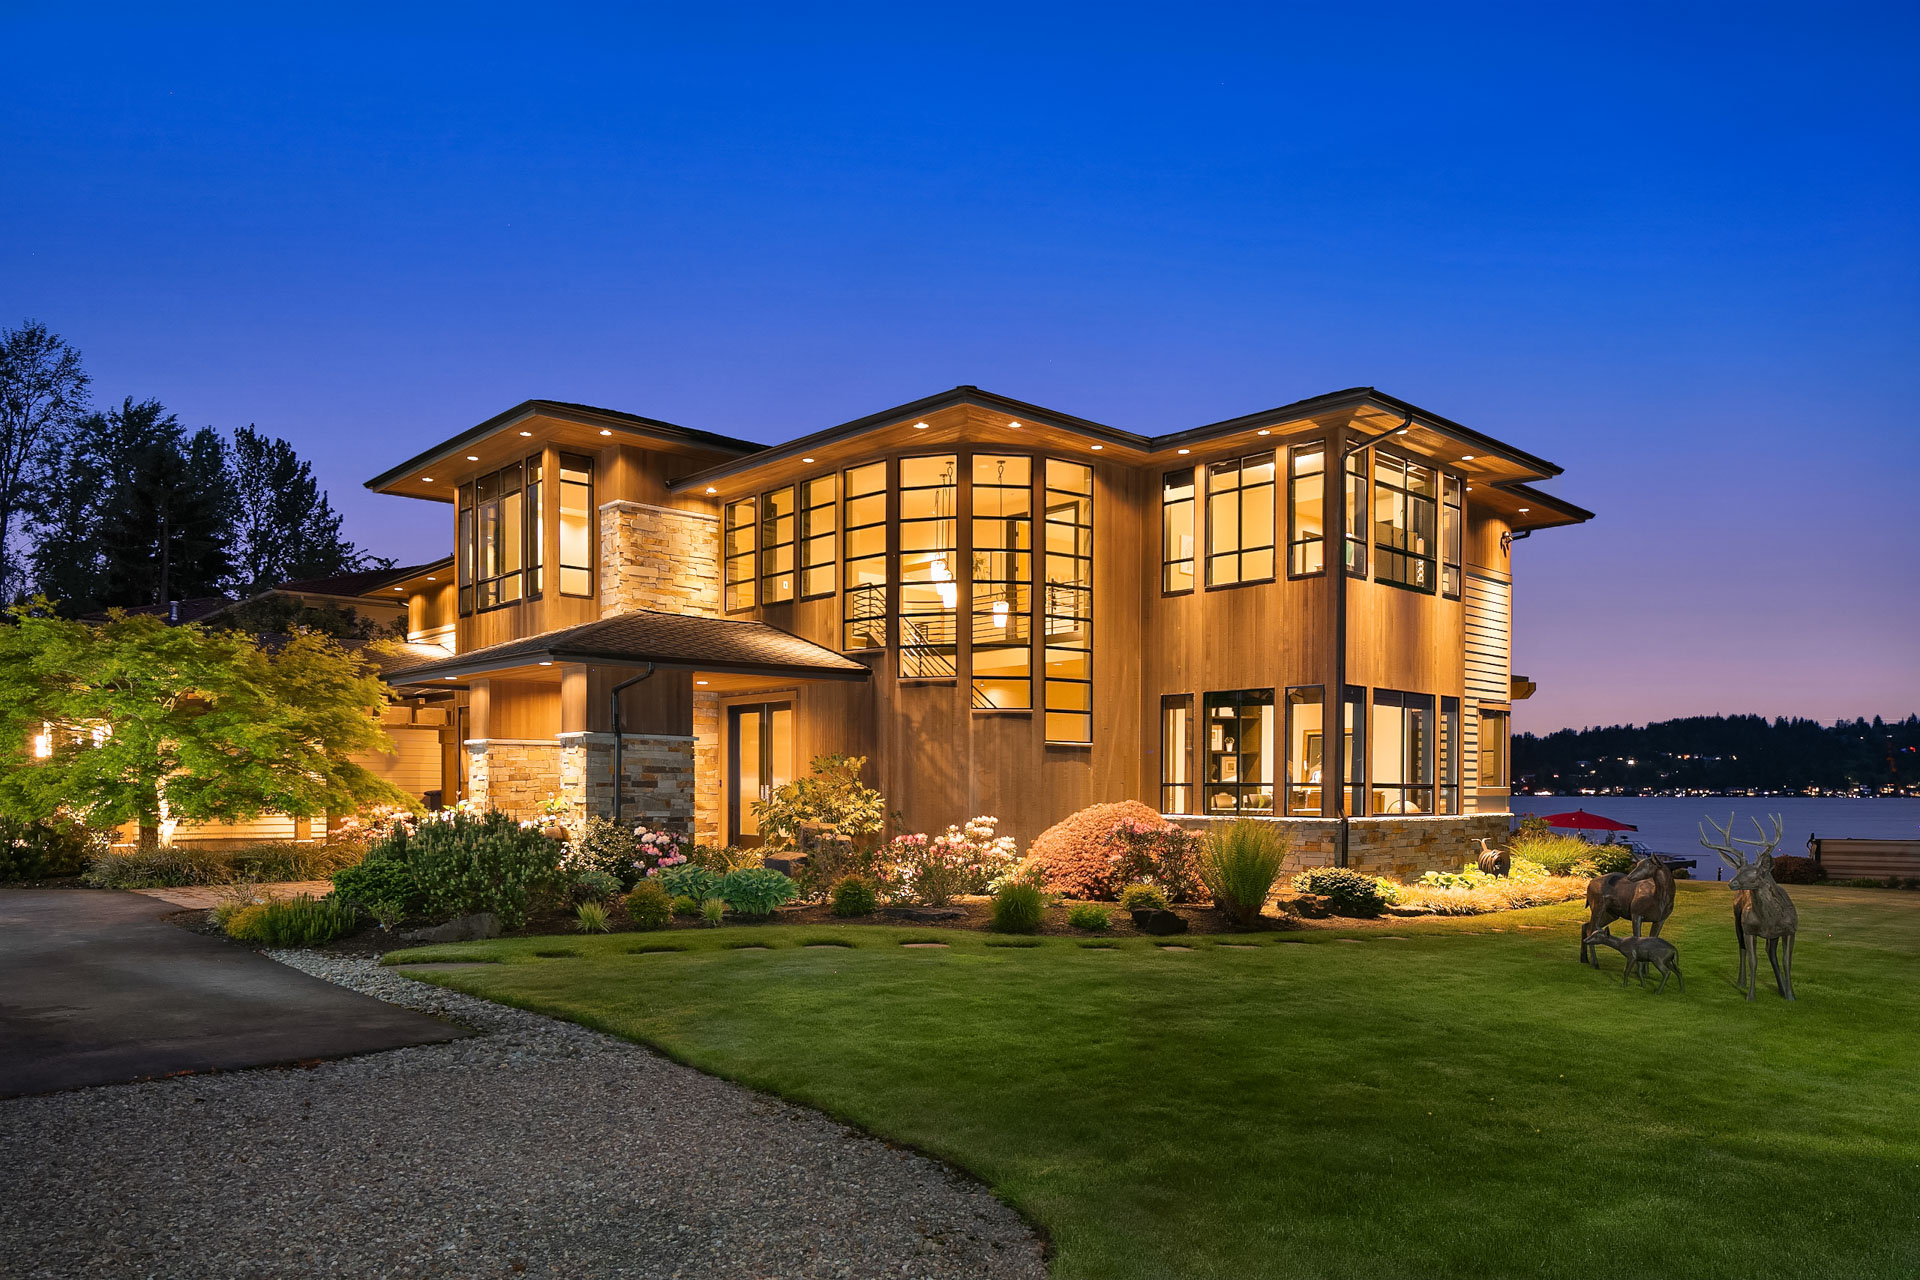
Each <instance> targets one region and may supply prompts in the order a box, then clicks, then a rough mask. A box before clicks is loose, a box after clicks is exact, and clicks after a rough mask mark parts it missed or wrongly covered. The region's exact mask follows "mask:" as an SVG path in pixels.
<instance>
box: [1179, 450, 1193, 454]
mask: <svg viewBox="0 0 1920 1280" xmlns="http://www.w3.org/2000/svg"><path fill="white" fill-rule="evenodd" d="M1180 452H1181V453H1192V452H1193V450H1191V449H1182V450H1180Z"/></svg>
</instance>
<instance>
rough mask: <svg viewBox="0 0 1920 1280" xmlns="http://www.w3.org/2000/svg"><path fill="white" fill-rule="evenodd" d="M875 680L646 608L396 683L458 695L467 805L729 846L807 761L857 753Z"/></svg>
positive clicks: (709, 623) (773, 636)
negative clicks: (601, 822)
mask: <svg viewBox="0 0 1920 1280" xmlns="http://www.w3.org/2000/svg"><path fill="white" fill-rule="evenodd" d="M869 675H870V672H869V671H868V668H867V667H866V666H864V665H863V664H861V663H859V662H856V661H854V660H852V659H850V658H846V657H843V656H842V655H840V654H837V653H834V652H833V651H832V650H829V649H824V648H822V647H820V646H818V645H815V644H812V643H810V642H808V641H805V640H801V639H800V638H798V637H796V636H793V635H791V634H789V633H787V632H784V631H781V630H779V629H778V628H775V627H770V626H767V625H766V624H764V623H760V622H737V621H731V620H727V619H720V618H706V617H697V616H692V615H685V614H667V613H653V612H649V611H645V610H636V611H633V612H630V613H625V614H621V615H620V616H618V617H614V618H603V619H601V620H600V621H598V622H592V623H586V624H584V625H582V626H578V627H571V628H567V629H565V630H562V631H556V632H551V633H549V634H547V635H543V636H536V637H530V638H528V639H524V640H514V641H508V642H505V643H502V644H497V645H489V646H487V647H486V648H483V649H476V650H472V651H470V652H468V653H464V654H458V655H455V656H453V657H450V658H445V659H441V660H438V661H435V662H430V663H425V664H421V665H419V666H414V667H407V668H402V669H398V670H395V671H393V672H391V673H390V674H389V675H388V677H387V679H388V681H389V683H391V684H393V685H396V686H398V687H399V688H400V689H401V690H402V691H404V692H408V693H414V692H417V691H419V690H421V689H425V688H434V689H439V690H454V691H456V693H457V698H456V701H457V704H458V706H457V712H456V714H457V716H458V724H459V736H460V740H461V747H462V752H461V762H462V779H461V787H460V791H461V795H462V798H465V799H468V800H471V801H473V802H475V803H477V804H481V805H484V806H487V807H490V808H496V809H501V810H504V811H506V812H509V813H512V814H514V815H515V816H516V817H520V818H534V817H538V816H541V815H542V814H544V813H552V812H555V811H558V812H559V813H560V814H562V815H564V816H565V817H566V818H568V819H570V820H580V819H584V818H586V817H589V816H613V814H614V813H615V812H616V810H617V811H618V812H619V814H620V816H621V817H622V819H623V820H629V821H632V822H634V823H635V824H636V825H638V824H641V823H645V824H647V825H649V826H652V827H657V828H663V829H667V830H672V831H677V832H680V833H682V834H685V835H690V836H693V837H694V838H696V839H698V840H700V841H701V842H703V843H723V842H726V841H728V840H733V839H735V838H741V839H747V840H751V839H752V837H753V835H754V831H753V824H752V816H751V814H752V811H751V808H750V805H749V804H748V803H743V801H746V802H750V801H751V800H752V799H754V798H759V797H761V796H763V795H764V794H765V792H766V791H767V790H769V789H770V788H771V787H772V786H776V785H778V784H779V783H780V782H782V781H784V780H785V779H786V778H787V777H791V776H792V774H793V770H794V769H795V768H796V767H797V762H798V761H800V760H803V759H805V758H806V756H807V753H810V752H813V751H816V750H858V749H860V738H861V736H862V735H860V734H859V733H858V726H860V725H862V724H864V723H869V722H870V720H871V715H870V709H869V708H868V699H869V697H870V694H869V691H868V690H869V683H868V682H869ZM863 711H865V712H866V714H862V712H863ZM850 731H851V732H850ZM823 743H830V744H831V745H822V744H823ZM616 760H617V762H618V764H617V771H616ZM616 772H617V776H618V778H619V783H618V785H617V786H616V783H615V777H616Z"/></svg>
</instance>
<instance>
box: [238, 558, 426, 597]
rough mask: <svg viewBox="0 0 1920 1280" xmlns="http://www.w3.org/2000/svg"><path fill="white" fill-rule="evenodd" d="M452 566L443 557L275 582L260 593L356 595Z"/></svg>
mask: <svg viewBox="0 0 1920 1280" xmlns="http://www.w3.org/2000/svg"><path fill="white" fill-rule="evenodd" d="M452 563H453V557H452V556H443V557H441V558H440V559H438V560H434V561H430V562H429V563H427V564H409V565H394V566H393V567H392V568H390V569H362V570H360V571H359V572H357V573H336V574H334V575H333V576H332V577H330V578H300V579H297V580H295V581H293V582H276V583H274V584H273V586H271V587H269V588H267V590H266V591H263V592H261V594H262V595H265V594H267V592H270V591H284V592H286V593H287V594H289V595H302V596H360V595H365V594H366V593H367V592H369V591H378V590H379V589H380V588H381V587H386V586H391V585H393V584H394V583H396V582H405V581H406V580H407V579H409V578H413V577H417V576H419V575H420V574H423V573H425V572H426V571H427V570H429V569H433V568H437V567H439V566H442V565H451V564H452Z"/></svg>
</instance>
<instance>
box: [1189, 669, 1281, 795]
mask: <svg viewBox="0 0 1920 1280" xmlns="http://www.w3.org/2000/svg"><path fill="white" fill-rule="evenodd" d="M1204 705H1205V709H1206V725H1205V730H1204V731H1205V733H1206V735H1207V736H1206V742H1205V751H1206V762H1207V763H1206V774H1205V777H1206V812H1208V813H1215V814H1231V813H1272V812H1273V761H1274V754H1275V753H1274V741H1273V690H1271V689H1238V690H1234V691H1232V692H1230V693H1209V694H1207V695H1206V700H1205V703H1204Z"/></svg>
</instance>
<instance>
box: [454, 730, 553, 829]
mask: <svg viewBox="0 0 1920 1280" xmlns="http://www.w3.org/2000/svg"><path fill="white" fill-rule="evenodd" d="M466 748H467V798H468V799H470V800H472V801H473V802H474V803H475V804H478V805H479V806H480V807H482V808H493V809H504V810H505V811H507V812H508V813H511V814H512V815H513V816H514V817H516V818H531V817H534V816H536V815H537V814H538V813H539V812H540V806H541V804H542V803H543V802H544V801H545V800H546V798H547V797H548V796H550V795H553V794H554V793H555V792H557V791H559V790H560V789H561V780H560V744H559V743H558V742H555V741H553V740H552V739H551V738H546V739H538V738H535V739H521V738H470V739H468V740H467V743H466Z"/></svg>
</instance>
